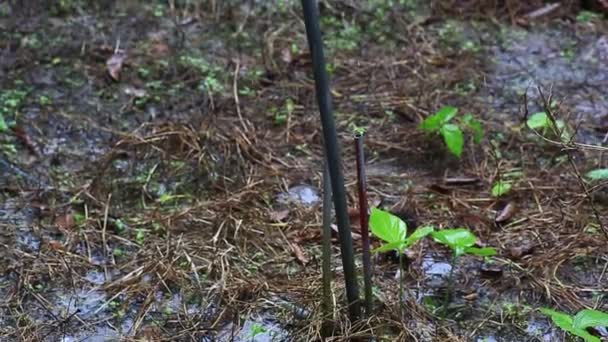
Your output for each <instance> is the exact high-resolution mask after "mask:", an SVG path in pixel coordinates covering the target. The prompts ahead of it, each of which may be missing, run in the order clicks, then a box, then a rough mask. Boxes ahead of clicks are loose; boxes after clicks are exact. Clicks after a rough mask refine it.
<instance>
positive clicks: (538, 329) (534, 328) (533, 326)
mask: <svg viewBox="0 0 608 342" xmlns="http://www.w3.org/2000/svg"><path fill="white" fill-rule="evenodd" d="M526 332H527V333H528V334H530V335H531V336H535V337H537V338H540V339H542V340H543V341H545V342H551V341H557V340H558V334H557V332H556V331H555V328H554V327H553V326H552V325H551V324H550V323H549V322H548V321H541V320H536V319H531V320H530V321H529V322H528V327H527V328H526Z"/></svg>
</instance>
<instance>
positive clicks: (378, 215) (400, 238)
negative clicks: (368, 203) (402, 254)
mask: <svg viewBox="0 0 608 342" xmlns="http://www.w3.org/2000/svg"><path fill="white" fill-rule="evenodd" d="M369 225H370V227H371V228H372V234H374V235H375V236H377V237H378V238H380V239H382V240H384V241H385V242H388V243H394V242H404V240H405V236H406V234H407V225H406V224H405V222H403V220H402V219H400V218H399V217H397V216H395V215H393V214H391V213H389V212H387V211H384V210H380V209H378V208H372V212H371V215H370V217H369Z"/></svg>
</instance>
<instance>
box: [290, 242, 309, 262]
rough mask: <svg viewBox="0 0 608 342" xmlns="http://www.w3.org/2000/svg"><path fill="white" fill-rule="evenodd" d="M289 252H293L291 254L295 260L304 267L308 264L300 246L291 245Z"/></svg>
mask: <svg viewBox="0 0 608 342" xmlns="http://www.w3.org/2000/svg"><path fill="white" fill-rule="evenodd" d="M290 245H291V250H292V251H293V254H294V255H295V256H296V259H297V260H298V261H299V262H300V263H301V264H302V265H304V266H306V264H308V262H309V260H308V257H306V254H305V253H304V250H303V249H302V247H300V245H298V244H296V243H291V244H290Z"/></svg>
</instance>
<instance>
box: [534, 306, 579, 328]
mask: <svg viewBox="0 0 608 342" xmlns="http://www.w3.org/2000/svg"><path fill="white" fill-rule="evenodd" d="M540 312H542V313H543V314H544V315H546V316H549V317H551V320H552V321H553V323H555V325H557V326H558V327H560V328H562V329H564V330H566V331H572V330H573V329H572V328H573V326H572V324H573V323H574V319H573V318H572V316H570V315H568V314H567V313H564V312H559V311H555V310H552V309H547V308H541V309H540Z"/></svg>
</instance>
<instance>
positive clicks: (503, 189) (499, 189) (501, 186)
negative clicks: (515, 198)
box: [492, 181, 512, 197]
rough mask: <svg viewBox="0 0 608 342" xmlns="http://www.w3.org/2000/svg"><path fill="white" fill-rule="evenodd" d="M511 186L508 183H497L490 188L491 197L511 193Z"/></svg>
mask: <svg viewBox="0 0 608 342" xmlns="http://www.w3.org/2000/svg"><path fill="white" fill-rule="evenodd" d="M511 187H512V184H511V183H510V182H505V181H498V182H496V183H494V186H493V187H492V196H494V197H500V196H502V195H505V194H507V193H508V192H509V191H511Z"/></svg>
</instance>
